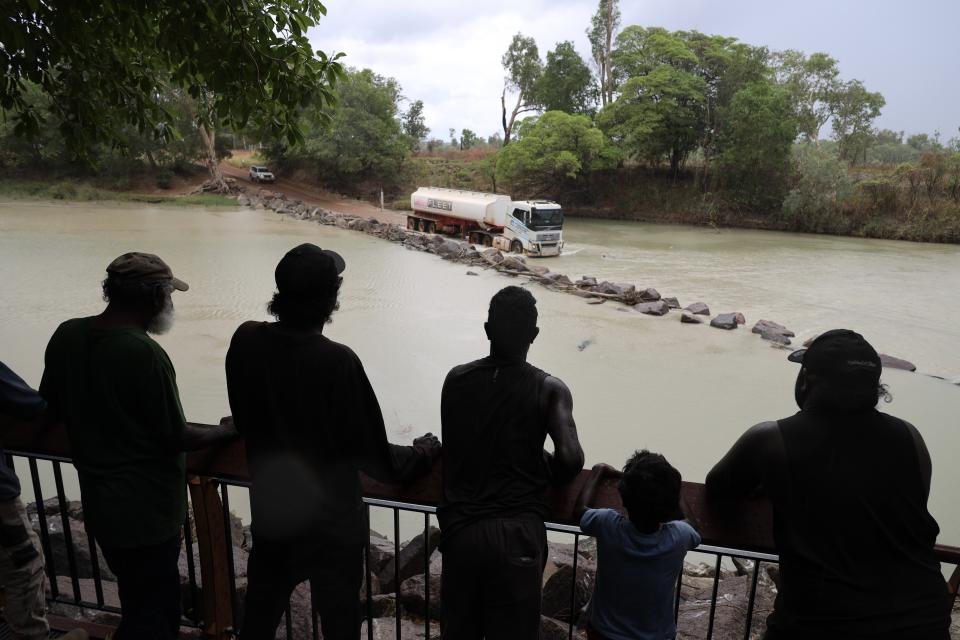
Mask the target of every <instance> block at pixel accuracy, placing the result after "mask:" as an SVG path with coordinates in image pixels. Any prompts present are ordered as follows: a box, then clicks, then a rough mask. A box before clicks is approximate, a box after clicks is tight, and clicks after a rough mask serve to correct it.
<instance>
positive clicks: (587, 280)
mask: <svg viewBox="0 0 960 640" xmlns="http://www.w3.org/2000/svg"><path fill="white" fill-rule="evenodd" d="M577 286H578V287H584V288H587V287H595V286H597V279H596V278H594V277H593V276H581V277H580V279H579V280H577Z"/></svg>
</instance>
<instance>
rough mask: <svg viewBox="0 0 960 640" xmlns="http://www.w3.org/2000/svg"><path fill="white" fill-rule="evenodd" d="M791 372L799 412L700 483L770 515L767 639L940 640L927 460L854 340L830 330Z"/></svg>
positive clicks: (869, 352) (739, 447) (944, 621)
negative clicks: (757, 500)
mask: <svg viewBox="0 0 960 640" xmlns="http://www.w3.org/2000/svg"><path fill="white" fill-rule="evenodd" d="M789 359H790V360H791V361H793V362H798V363H800V364H801V365H802V366H801V369H800V373H799V374H798V376H797V383H796V389H795V396H796V400H797V404H798V406H799V407H800V411H799V412H798V413H797V414H795V415H793V416H791V417H789V418H786V419H783V420H779V421H777V422H763V423H761V424H758V425H756V426H754V427H752V428H751V429H750V430H748V431H747V432H746V433H745V434H744V435H743V436H741V438H740V439H739V440H738V441H737V443H736V444H735V445H734V446H733V448H732V449H731V450H730V451H729V452H728V453H727V455H726V456H724V458H723V459H722V460H721V461H720V462H719V463H717V465H716V466H715V467H714V468H713V470H711V471H710V473H709V474H708V475H707V491H708V493H709V494H710V496H711V497H716V498H745V497H750V496H755V495H765V496H766V497H768V498H770V501H771V502H772V504H773V516H774V522H773V527H774V528H773V533H774V539H775V543H776V545H777V551H778V552H779V554H780V584H779V590H778V593H777V600H776V603H775V605H774V611H773V613H772V614H771V615H770V617H769V618H768V619H767V635H766V638H767V639H768V640H773V639H776V640H781V639H783V638H788V639H794V638H838V639H839V638H844V639H848V638H864V639H865V638H871V639H881V638H883V639H890V640H893V639H894V638H896V639H907V638H909V639H911V640H927V639H929V640H946V639H947V638H948V634H949V631H948V628H949V625H950V613H949V607H948V601H947V587H946V583H945V582H944V579H943V576H942V574H941V573H940V564H939V563H938V562H937V560H936V557H935V556H934V550H933V547H934V544H935V543H936V539H937V534H938V533H939V531H940V530H939V527H938V526H937V523H936V521H935V520H934V519H933V517H932V516H931V515H930V513H929V512H928V511H927V497H928V495H929V492H930V475H931V465H930V455H929V453H928V452H927V449H926V445H924V442H923V438H922V437H921V436H920V433H919V432H918V431H917V430H916V429H915V428H914V427H913V425H911V424H909V423H908V422H905V421H903V420H900V419H899V418H894V417H893V416H889V415H887V414H884V413H880V412H879V411H877V410H876V404H877V398H878V396H880V395H883V396H885V397H887V398H888V399H889V395H888V394H887V392H886V389H885V387H883V386H881V385H880V370H881V365H880V357H879V355H878V354H877V352H876V351H875V350H874V349H873V347H871V346H870V344H869V343H867V341H866V340H864V339H863V337H862V336H861V335H859V334H857V333H854V332H853V331H849V330H846V329H835V330H833V331H828V332H827V333H825V334H823V335H821V336H820V337H819V338H817V339H816V340H814V341H813V343H812V344H811V345H810V348H809V349H804V350H799V351H795V352H794V353H792V354H791V355H790V357H789Z"/></svg>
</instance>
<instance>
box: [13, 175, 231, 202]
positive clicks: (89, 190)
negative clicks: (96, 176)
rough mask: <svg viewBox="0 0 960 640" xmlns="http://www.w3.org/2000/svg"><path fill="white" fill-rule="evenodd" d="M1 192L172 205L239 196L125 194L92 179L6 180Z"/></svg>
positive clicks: (29, 196)
mask: <svg viewBox="0 0 960 640" xmlns="http://www.w3.org/2000/svg"><path fill="white" fill-rule="evenodd" d="M0 195H2V196H4V197H9V198H22V199H34V200H69V201H74V202H96V201H108V200H109V201H116V202H143V203H149V204H162V205H171V206H191V205H201V206H220V207H236V206H237V201H236V199H235V198H231V197H227V196H222V195H218V194H213V193H202V194H197V195H192V196H157V195H152V194H144V193H122V192H117V191H106V190H104V189H98V188H96V187H94V186H93V185H92V184H90V183H89V182H82V181H78V180H55V181H52V182H51V181H50V180H16V179H14V180H9V179H7V180H3V181H0Z"/></svg>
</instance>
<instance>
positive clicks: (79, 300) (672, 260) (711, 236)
mask: <svg viewBox="0 0 960 640" xmlns="http://www.w3.org/2000/svg"><path fill="white" fill-rule="evenodd" d="M565 234H566V237H567V243H568V244H567V250H568V252H567V254H566V255H565V256H563V257H561V258H556V259H549V260H547V259H545V260H541V261H539V262H538V264H543V265H546V266H548V267H550V268H551V269H554V270H557V271H562V272H565V273H567V274H568V275H570V276H571V277H574V278H576V277H579V276H580V275H584V274H587V275H593V276H596V277H598V278H606V279H609V280H613V281H626V282H632V283H636V284H641V285H644V286H655V287H657V288H658V289H659V290H660V292H661V293H662V294H664V295H675V296H677V297H679V298H680V301H681V303H682V304H687V303H690V302H694V301H697V300H703V301H704V302H707V303H708V304H709V306H710V307H711V310H712V311H714V312H723V311H742V312H743V313H744V314H745V315H746V316H747V321H748V325H747V328H746V329H744V328H741V329H738V330H736V331H731V332H726V331H721V330H717V329H712V328H710V327H707V326H691V325H681V324H680V322H679V317H678V315H676V314H671V315H668V316H666V317H663V318H655V317H648V316H643V315H641V314H639V313H636V312H633V311H631V310H629V309H627V308H625V307H622V306H620V305H617V304H610V303H607V304H603V305H588V304H586V302H585V301H584V300H583V299H581V298H577V297H574V296H570V295H564V294H560V293H555V292H551V291H547V290H545V289H543V288H541V287H539V286H538V285H528V286H530V287H531V290H532V291H533V293H534V295H535V296H536V297H537V299H538V306H539V309H540V318H541V319H540V326H541V334H540V337H539V338H538V340H537V341H536V343H535V344H534V345H533V347H532V349H531V354H530V358H531V361H532V362H534V363H535V364H537V365H538V366H540V367H541V368H543V369H545V370H547V371H549V372H550V373H552V374H554V375H557V376H559V377H561V378H563V379H564V380H565V381H566V382H567V384H568V385H569V386H570V388H571V389H572V391H573V395H574V414H575V417H576V420H577V424H578V427H579V430H580V433H581V439H582V441H583V444H584V448H585V450H586V453H587V461H588V464H593V463H594V462H599V461H601V460H602V461H607V462H611V463H614V464H621V463H622V461H623V460H624V459H625V458H626V457H627V456H628V455H629V454H630V453H631V452H632V451H633V450H634V449H636V448H639V447H647V448H650V449H653V450H659V451H662V452H664V453H665V455H666V456H667V457H668V458H669V459H670V460H671V461H672V462H673V463H674V464H675V465H676V466H677V467H678V468H679V469H680V470H681V472H682V473H683V475H684V478H685V479H688V480H702V479H703V478H704V476H705V474H706V472H707V471H708V470H709V468H710V466H711V465H712V464H713V463H714V462H715V461H716V460H717V459H718V458H719V457H720V456H721V455H722V454H723V453H724V452H725V451H726V449H727V448H728V447H729V446H730V444H731V443H732V442H733V441H734V440H735V439H736V437H737V436H738V435H739V434H740V433H741V432H742V431H743V430H744V429H746V428H747V427H749V426H750V425H752V424H754V423H756V422H759V421H762V420H766V419H774V418H778V417H783V416H786V415H789V414H791V413H792V412H793V411H795V406H794V404H793V382H794V378H795V376H796V368H795V365H792V364H790V363H788V362H787V361H786V359H785V352H783V351H781V350H778V349H774V348H771V347H770V346H769V345H768V344H767V343H764V342H763V341H761V340H760V339H759V337H758V336H756V335H753V334H751V333H750V332H749V326H751V325H752V323H753V322H754V321H756V320H757V319H759V318H761V317H763V318H766V319H769V320H775V321H778V322H781V323H783V324H785V325H787V326H788V327H790V328H792V329H793V330H795V331H796V332H797V333H798V334H799V336H800V339H801V340H802V339H803V338H804V337H807V336H810V335H813V334H815V333H816V332H819V331H822V330H824V329H828V328H832V327H837V326H847V327H851V328H855V329H858V330H860V331H861V332H863V333H864V334H865V335H866V336H867V338H868V339H870V340H871V341H873V342H874V344H875V345H876V346H877V347H878V348H879V349H880V350H881V351H885V352H887V353H890V354H892V355H897V356H901V357H905V358H908V359H910V360H913V361H914V362H916V363H917V364H918V365H919V367H920V370H921V371H923V372H927V373H932V374H938V375H942V376H945V377H947V378H954V377H957V376H958V375H960V328H958V326H957V323H956V318H957V317H958V315H960V297H958V296H957V295H956V291H958V290H960V247H954V246H941V245H929V244H912V243H904V242H884V241H875V240H860V239H851V238H833V237H819V236H803V235H791V234H781V233H771V232H751V231H722V232H719V233H717V232H715V231H712V230H705V229H697V228H686V227H673V226H664V225H645V224H637V223H621V222H602V221H578V220H570V221H568V224H567V226H566V228H565ZM306 241H310V242H315V243H317V244H319V245H321V246H325V247H331V248H335V249H336V250H337V251H339V252H341V253H342V254H343V255H344V256H345V258H346V261H347V271H346V272H345V274H344V285H343V289H342V297H341V310H340V311H339V312H338V313H337V314H336V316H335V321H334V323H333V324H332V325H330V327H329V328H328V330H327V333H328V335H330V336H331V337H332V338H333V339H335V340H340V341H343V342H345V343H347V344H349V345H350V346H351V347H352V348H353V349H354V350H355V351H356V352H357V353H358V354H359V356H360V358H361V359H362V360H363V362H364V364H365V366H366V369H367V373H368V375H369V377H370V379H371V381H372V383H373V385H374V388H375V389H376V391H377V395H378V398H379V400H380V404H381V407H382V409H383V414H384V419H385V421H386V423H387V427H388V429H389V431H390V434H391V438H392V439H394V440H395V441H397V442H401V443H403V442H409V441H410V440H411V439H412V438H413V437H414V436H416V435H417V434H419V433H422V432H424V431H433V432H435V433H439V430H440V424H439V401H440V387H441V384H442V382H443V378H444V376H445V374H446V372H447V371H448V370H449V368H450V367H452V366H453V365H455V364H458V363H461V362H464V361H467V360H470V359H473V358H475V357H479V356H482V355H484V353H485V351H486V349H487V342H486V339H485V336H484V333H483V327H482V323H483V320H484V317H485V314H486V307H487V303H488V301H489V299H490V296H491V295H492V294H493V293H495V292H496V291H497V290H498V289H499V288H501V287H503V286H505V285H506V284H510V283H515V284H520V283H522V282H524V281H523V280H521V279H513V280H511V279H508V278H506V277H503V276H501V275H498V274H496V273H494V272H491V271H483V270H479V271H480V274H479V276H478V277H472V276H467V275H466V271H467V270H468V267H465V266H464V265H459V264H451V263H448V262H444V261H442V260H440V259H439V258H437V257H436V256H433V255H429V254H423V253H418V252H414V251H409V250H406V249H404V248H403V247H401V246H399V245H396V244H391V243H387V242H385V241H382V240H379V239H377V238H373V237H369V236H366V235H363V234H360V233H356V232H351V231H345V230H341V229H336V228H331V227H324V226H320V225H318V224H316V223H312V222H302V221H294V220H291V219H287V218H284V217H281V216H278V215H276V214H274V213H272V212H264V211H253V210H250V209H241V208H238V209H231V208H216V209H203V208H183V209H181V208H173V207H151V206H129V205H116V204H102V203H96V204H86V203H84V204H63V203H43V202H6V203H0V274H2V278H0V291H2V299H3V301H4V304H3V305H2V306H0V345H2V348H0V359H2V360H3V361H4V362H6V363H7V364H8V365H10V366H11V367H12V368H13V369H14V370H16V371H18V372H19V373H20V374H21V375H23V376H24V378H26V380H27V381H28V382H30V383H32V384H34V385H36V384H38V383H39V380H40V376H41V373H42V366H43V365H42V358H43V350H44V347H45V345H46V342H47V340H48V339H49V337H50V334H51V333H52V332H53V330H54V329H55V328H56V326H57V324H58V323H59V322H60V321H62V320H64V319H66V318H69V317H74V316H78V315H87V314H94V313H97V312H99V310H100V309H101V308H102V304H103V303H102V301H101V299H100V291H99V284H100V281H101V279H102V278H103V276H104V268H105V266H106V265H107V263H108V262H109V261H110V260H111V259H113V258H114V257H115V256H117V255H118V254H120V253H123V252H125V251H129V250H141V251H150V252H155V253H158V254H160V255H161V256H163V258H164V259H165V260H167V261H168V262H169V263H170V264H171V265H172V267H173V269H174V272H175V273H176V274H177V275H178V276H179V277H181V278H183V279H184V280H186V281H187V282H189V283H190V286H191V287H190V291H188V292H186V293H183V294H177V296H176V297H175V298H174V302H175V305H176V308H177V314H178V315H177V324H176V325H175V326H174V328H173V330H172V331H171V333H170V334H168V335H166V336H161V337H160V338H159V340H160V342H161V344H163V346H164V347H165V348H166V349H167V351H168V352H169V354H170V356H171V358H172V360H173V363H174V365H175V367H176V369H177V377H178V382H179V385H180V389H181V395H182V400H183V405H184V409H185V411H186V413H187V415H188V417H189V418H190V419H191V420H194V421H197V422H215V421H216V420H217V419H218V418H219V417H220V416H222V415H226V414H227V413H229V407H228V403H227V395H226V385H225V380H224V373H223V358H224V355H225V353H226V350H227V346H228V344H229V340H230V336H231V334H232V332H233V330H234V328H235V327H236V326H237V325H238V324H239V323H240V322H242V321H243V320H247V319H251V318H253V319H266V318H267V314H266V311H265V304H266V302H267V300H269V298H270V295H271V294H272V292H273V269H274V266H275V265H276V262H277V260H279V258H280V257H281V256H282V255H283V253H284V252H285V251H286V250H288V249H289V248H291V247H292V246H294V245H296V244H298V243H301V242H306ZM474 270H475V271H477V269H474ZM584 345H585V346H584ZM581 346H583V347H584V348H583V349H580V348H579V347H581ZM884 379H885V381H886V382H887V383H889V385H890V387H891V389H892V391H893V394H894V402H893V403H892V404H890V405H887V406H886V407H885V408H886V410H888V411H889V412H891V413H893V414H895V415H898V416H901V417H903V418H906V419H908V420H910V421H911V422H913V423H914V424H916V425H917V426H918V428H919V429H920V430H921V432H922V433H923V435H924V437H925V438H926V440H927V443H928V445H929V448H930V451H931V455H932V457H933V464H934V479H933V485H934V486H933V491H932V495H931V500H930V502H931V509H932V511H933V513H934V515H935V516H936V517H937V519H938V521H939V523H940V526H941V530H942V532H941V536H940V540H941V541H942V542H944V543H947V544H954V545H960V507H958V504H960V503H958V502H957V501H956V499H955V498H956V497H955V495H953V494H955V488H956V487H957V486H960V465H958V464H957V456H958V454H960V428H958V416H960V388H958V387H957V386H955V385H953V384H951V383H950V382H949V381H942V380H937V379H934V378H931V377H928V376H926V375H921V374H909V373H904V372H899V371H889V372H886V373H885V375H884ZM21 473H22V477H24V478H26V477H27V476H26V469H25V468H22V469H21ZM68 476H70V477H68V485H70V486H71V487H72V489H70V492H71V493H75V491H76V489H75V480H73V478H72V475H71V474H68ZM24 485H25V493H26V495H27V496H28V497H29V495H30V492H29V486H28V485H29V483H24ZM44 488H45V491H46V492H48V493H47V495H51V494H50V493H49V492H51V491H52V480H51V479H50V478H48V477H45V479H44ZM233 506H234V507H235V508H236V509H237V510H238V511H239V512H240V513H241V515H245V514H246V510H247V506H246V505H245V504H244V501H243V500H242V499H237V500H234V502H233ZM419 522H420V526H421V527H422V519H421V520H420V521H419ZM413 526H414V527H415V526H416V523H414V525H413Z"/></svg>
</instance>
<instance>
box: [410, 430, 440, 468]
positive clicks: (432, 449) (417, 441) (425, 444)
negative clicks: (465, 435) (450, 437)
mask: <svg viewBox="0 0 960 640" xmlns="http://www.w3.org/2000/svg"><path fill="white" fill-rule="evenodd" d="M413 446H414V447H416V448H418V449H420V450H421V451H425V452H426V453H427V454H428V455H429V456H430V462H433V461H434V460H436V459H437V458H439V457H440V452H441V450H442V445H441V444H440V439H439V438H437V436H435V435H433V434H432V433H430V432H429V431H428V432H427V433H425V434H423V435H422V436H420V437H419V438H414V439H413Z"/></svg>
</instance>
